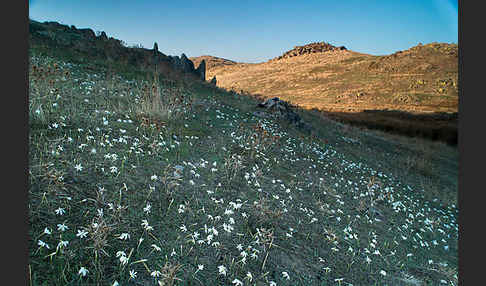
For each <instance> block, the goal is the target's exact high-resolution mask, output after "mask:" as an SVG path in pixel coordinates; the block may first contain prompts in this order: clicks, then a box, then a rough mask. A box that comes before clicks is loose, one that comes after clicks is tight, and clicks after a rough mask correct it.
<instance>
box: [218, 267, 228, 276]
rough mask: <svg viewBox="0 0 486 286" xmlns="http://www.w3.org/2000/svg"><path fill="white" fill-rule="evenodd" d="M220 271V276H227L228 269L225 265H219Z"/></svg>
mask: <svg viewBox="0 0 486 286" xmlns="http://www.w3.org/2000/svg"><path fill="white" fill-rule="evenodd" d="M218 271H219V274H220V275H224V276H226V267H224V265H219V266H218Z"/></svg>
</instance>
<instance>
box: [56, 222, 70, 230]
mask: <svg viewBox="0 0 486 286" xmlns="http://www.w3.org/2000/svg"><path fill="white" fill-rule="evenodd" d="M68 228H69V227H68V226H67V225H65V224H64V223H63V224H57V230H60V231H65V230H67V229H68Z"/></svg>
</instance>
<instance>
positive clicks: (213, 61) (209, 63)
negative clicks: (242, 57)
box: [189, 56, 237, 69]
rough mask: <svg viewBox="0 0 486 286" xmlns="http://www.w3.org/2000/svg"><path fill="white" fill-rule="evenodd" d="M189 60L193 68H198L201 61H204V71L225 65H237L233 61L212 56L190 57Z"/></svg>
mask: <svg viewBox="0 0 486 286" xmlns="http://www.w3.org/2000/svg"><path fill="white" fill-rule="evenodd" d="M189 59H190V60H191V61H192V62H193V63H194V66H195V67H198V66H199V64H200V63H201V61H202V60H204V61H205V62H206V69H209V68H214V67H217V66H227V65H235V64H237V62H235V61H232V60H227V59H223V58H218V57H213V56H200V57H191V58H189Z"/></svg>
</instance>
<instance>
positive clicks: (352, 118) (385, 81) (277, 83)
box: [206, 43, 459, 144]
mask: <svg viewBox="0 0 486 286" xmlns="http://www.w3.org/2000/svg"><path fill="white" fill-rule="evenodd" d="M294 53H295V56H292V57H290V58H281V59H278V60H270V61H267V62H263V63H258V64H244V63H238V64H233V65H214V66H211V67H210V68H209V69H208V71H207V73H206V74H207V78H212V77H213V76H216V77H217V79H218V82H217V84H218V86H219V87H221V88H225V89H228V90H235V91H237V92H241V91H244V92H247V93H250V94H260V95H262V96H263V97H264V98H271V97H274V96H278V97H280V98H282V99H283V100H287V101H290V102H291V103H293V104H295V105H299V106H301V107H303V108H306V109H313V108H316V109H319V110H321V111H323V112H325V113H326V114H328V115H329V114H330V115H332V116H333V118H335V119H338V120H342V121H343V122H348V123H353V124H355V125H360V126H364V127H373V128H380V129H381V130H390V129H393V130H394V132H399V133H400V134H403V135H406V136H410V135H412V136H423V137H424V138H427V139H435V140H440V141H443V142H447V143H449V144H455V143H454V142H455V141H456V140H455V139H454V137H457V121H456V120H455V119H452V120H450V121H447V119H446V118H445V117H444V119H443V122H441V125H442V124H443V125H447V127H445V128H446V129H447V131H445V133H444V134H442V131H440V130H436V129H435V128H431V127H430V125H429V123H428V120H426V122H424V123H421V122H419V120H416V118H414V115H416V114H421V113H452V114H453V113H456V114H457V111H458V102H459V99H458V87H457V80H458V58H457V45H455V44H444V43H441V44H439V43H431V44H427V45H419V46H416V47H412V48H410V49H408V50H406V51H399V52H396V53H394V54H391V55H386V56H372V55H367V54H362V53H357V52H354V51H348V50H332V51H325V52H319V53H311V54H298V53H297V52H292V53H291V54H294ZM365 110H383V111H402V112H407V113H409V116H403V117H396V116H387V115H390V114H389V113H381V114H380V115H379V116H378V117H377V118H374V117H373V116H372V115H377V113H376V114H362V112H363V111H365ZM418 118H421V117H420V116H418V117H417V119H418ZM378 122H380V123H378ZM397 125H398V126H400V127H395V126H397ZM405 126H409V127H405Z"/></svg>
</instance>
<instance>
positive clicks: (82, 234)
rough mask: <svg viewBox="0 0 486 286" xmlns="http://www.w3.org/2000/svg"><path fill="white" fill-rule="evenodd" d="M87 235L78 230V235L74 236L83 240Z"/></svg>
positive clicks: (83, 231) (85, 232)
mask: <svg viewBox="0 0 486 286" xmlns="http://www.w3.org/2000/svg"><path fill="white" fill-rule="evenodd" d="M87 234H88V232H87V231H85V230H79V229H78V233H77V234H76V236H77V237H79V238H85V237H86V235H87Z"/></svg>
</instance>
